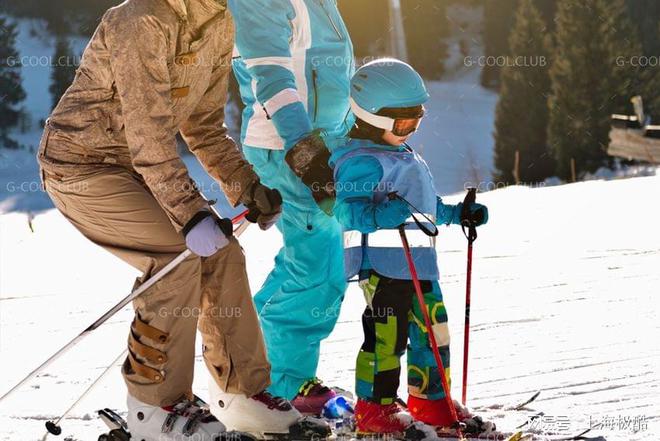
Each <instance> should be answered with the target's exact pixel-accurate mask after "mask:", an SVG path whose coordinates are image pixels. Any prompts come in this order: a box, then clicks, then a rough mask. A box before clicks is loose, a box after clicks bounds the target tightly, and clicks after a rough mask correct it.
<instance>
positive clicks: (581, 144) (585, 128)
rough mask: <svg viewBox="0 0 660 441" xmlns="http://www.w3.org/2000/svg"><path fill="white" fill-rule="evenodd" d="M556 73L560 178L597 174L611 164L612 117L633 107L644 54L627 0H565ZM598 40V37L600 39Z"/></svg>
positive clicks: (554, 115)
mask: <svg viewBox="0 0 660 441" xmlns="http://www.w3.org/2000/svg"><path fill="white" fill-rule="evenodd" d="M556 25H557V32H556V50H555V52H554V55H553V57H552V58H553V65H552V68H551V70H550V76H551V79H552V97H551V100H550V124H549V132H548V136H549V143H550V146H551V148H552V150H553V153H554V157H555V160H556V163H557V172H558V175H559V176H560V177H561V178H562V179H565V180H568V179H570V178H571V176H572V173H571V161H572V160H574V161H575V169H576V171H577V174H578V175H580V174H583V173H585V172H594V171H595V170H597V169H598V168H599V167H600V166H603V165H606V164H607V163H608V162H609V161H608V157H607V153H606V148H607V145H608V144H609V131H610V115H611V114H612V113H613V112H614V111H616V110H619V109H621V108H623V106H626V109H628V108H629V107H628V106H629V104H628V103H629V99H630V97H631V96H633V95H634V94H635V92H636V90H635V89H634V87H635V86H634V84H635V81H636V79H637V78H638V71H637V70H636V69H635V68H634V67H632V66H631V65H630V63H629V60H631V59H632V56H633V55H639V54H640V51H641V49H640V46H639V43H637V42H636V41H635V33H634V32H632V31H631V23H630V21H629V17H628V15H627V12H626V10H625V3H624V0H584V1H581V2H576V1H574V0H560V1H559V5H558V12H557V23H556ZM595 36H597V37H598V38H595Z"/></svg>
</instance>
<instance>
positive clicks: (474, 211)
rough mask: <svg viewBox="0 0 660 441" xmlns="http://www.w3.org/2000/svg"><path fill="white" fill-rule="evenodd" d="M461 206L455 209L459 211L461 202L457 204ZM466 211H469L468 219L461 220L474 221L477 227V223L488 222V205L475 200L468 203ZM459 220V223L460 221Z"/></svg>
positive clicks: (460, 210)
mask: <svg viewBox="0 0 660 441" xmlns="http://www.w3.org/2000/svg"><path fill="white" fill-rule="evenodd" d="M458 205H460V206H461V208H459V209H458V210H457V211H458V213H461V212H462V211H463V210H462V207H463V203H460V204H458ZM468 212H469V215H468V216H469V218H468V219H462V218H461V222H462V221H464V220H466V221H470V222H473V223H474V226H475V227H478V226H479V225H483V224H485V223H487V222H488V207H486V206H485V205H482V204H478V203H476V202H474V203H472V204H470V206H469V207H468ZM461 222H459V224H460V223H461Z"/></svg>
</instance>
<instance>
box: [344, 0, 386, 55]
mask: <svg viewBox="0 0 660 441" xmlns="http://www.w3.org/2000/svg"><path fill="white" fill-rule="evenodd" d="M388 3H389V0H339V11H340V12H341V15H342V18H343V19H344V22H345V23H346V27H347V28H348V32H349V33H350V35H351V40H352V41H353V47H354V50H355V56H356V57H357V58H358V59H363V58H365V57H373V56H378V55H384V54H386V52H387V49H388V44H389V34H390V25H389V9H388ZM360 61H361V60H360Z"/></svg>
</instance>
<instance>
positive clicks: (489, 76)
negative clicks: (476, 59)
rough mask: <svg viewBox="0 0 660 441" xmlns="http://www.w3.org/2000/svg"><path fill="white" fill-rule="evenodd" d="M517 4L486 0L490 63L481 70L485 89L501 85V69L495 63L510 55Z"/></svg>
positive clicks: (486, 41) (485, 39)
mask: <svg viewBox="0 0 660 441" xmlns="http://www.w3.org/2000/svg"><path fill="white" fill-rule="evenodd" d="M517 4H518V0H485V4H484V29H483V42H484V55H485V57H487V60H488V63H486V64H485V65H484V66H483V67H482V70H481V84H482V85H483V86H484V87H490V88H497V86H498V85H499V80H500V68H499V65H498V63H496V62H494V61H495V60H497V59H498V58H499V59H502V57H506V56H508V55H509V42H508V37H509V31H510V30H511V27H512V26H513V19H514V13H513V11H515V10H516V6H517ZM499 64H502V63H499Z"/></svg>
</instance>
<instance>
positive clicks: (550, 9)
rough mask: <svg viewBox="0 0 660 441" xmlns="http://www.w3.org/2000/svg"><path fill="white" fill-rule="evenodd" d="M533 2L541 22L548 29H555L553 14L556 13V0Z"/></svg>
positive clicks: (537, 0) (536, 0)
mask: <svg viewBox="0 0 660 441" xmlns="http://www.w3.org/2000/svg"><path fill="white" fill-rule="evenodd" d="M534 4H535V5H536V7H537V9H538V10H539V12H540V13H541V17H542V18H543V22H544V23H545V25H546V27H547V28H548V30H549V31H551V32H552V31H554V29H555V15H556V14H557V0H534Z"/></svg>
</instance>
